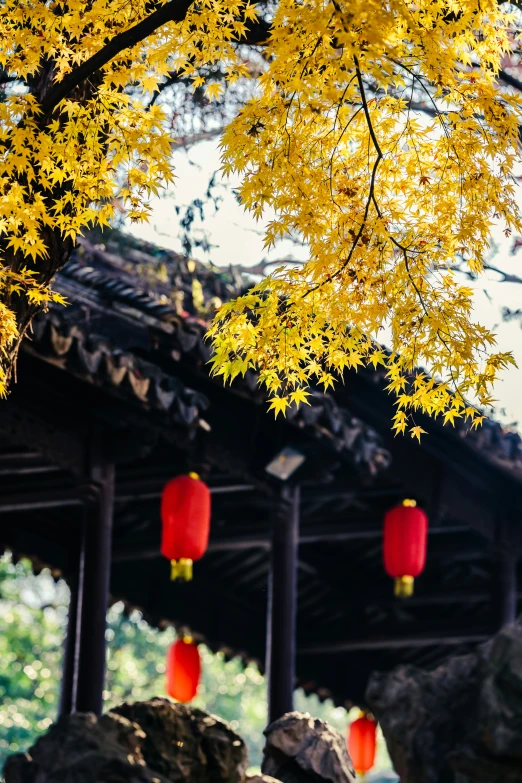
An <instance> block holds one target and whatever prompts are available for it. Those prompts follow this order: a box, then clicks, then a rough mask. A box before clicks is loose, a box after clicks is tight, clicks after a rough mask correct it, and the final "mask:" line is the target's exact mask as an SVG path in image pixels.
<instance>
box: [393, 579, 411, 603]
mask: <svg viewBox="0 0 522 783" xmlns="http://www.w3.org/2000/svg"><path fill="white" fill-rule="evenodd" d="M414 581H415V580H414V579H413V577H412V576H399V577H398V578H397V579H396V580H395V590H394V592H395V596H396V598H410V597H411V596H412V595H413V583H414Z"/></svg>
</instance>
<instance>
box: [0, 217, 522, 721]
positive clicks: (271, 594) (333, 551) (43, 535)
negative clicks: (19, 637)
mask: <svg viewBox="0 0 522 783" xmlns="http://www.w3.org/2000/svg"><path fill="white" fill-rule="evenodd" d="M97 241H98V242H99V237H98V238H97V237H95V236H91V238H90V239H89V240H83V241H82V243H81V245H80V246H79V248H78V250H77V252H76V255H75V258H74V260H73V261H72V262H71V263H69V265H68V266H67V267H66V269H65V270H64V271H63V273H61V274H60V276H59V279H58V281H57V287H58V288H59V290H60V291H61V292H62V293H64V294H65V295H66V296H67V298H68V299H69V301H70V303H71V304H70V306H68V307H67V308H61V307H52V308H51V309H50V311H49V312H48V313H47V314H45V315H43V316H42V317H40V318H39V319H38V321H37V323H35V325H34V330H33V334H32V336H31V339H30V340H27V341H26V342H25V344H24V346H23V350H22V352H21V355H20V361H19V368H18V378H17V383H16V385H15V387H14V389H13V391H12V393H11V394H10V396H9V398H8V399H7V400H6V401H4V402H1V403H0V433H1V436H2V438H1V441H0V531H1V534H0V543H1V544H3V545H4V546H5V547H8V548H10V549H11V550H12V551H13V552H15V553H16V554H18V555H26V556H28V557H30V558H31V559H32V561H33V564H34V567H35V568H41V567H42V566H43V565H49V566H50V567H51V568H53V569H55V570H56V571H57V572H61V573H63V574H64V575H65V577H66V578H67V580H68V581H69V583H70V584H71V587H72V595H73V600H72V602H71V610H70V620H69V634H68V642H67V650H66V655H65V662H64V669H65V671H64V688H63V699H62V710H64V711H69V710H75V709H76V710H93V711H95V712H99V711H100V710H101V698H102V689H103V678H104V660H105V641H104V630H105V610H106V607H107V602H108V595H109V590H110V596H111V597H112V599H114V600H118V599H121V600H123V601H124V602H125V603H126V604H127V606H129V607H138V608H140V609H141V610H142V611H143V614H144V616H145V618H146V619H147V620H148V621H149V622H151V623H153V624H155V625H158V626H160V627H163V626H164V625H166V624H175V625H176V626H177V627H178V628H185V627H186V628H189V629H190V630H191V632H192V633H193V634H194V636H195V637H196V638H197V639H200V640H201V641H205V642H206V643H207V644H208V645H209V646H210V648H211V649H213V650H217V649H222V650H225V651H226V652H227V654H229V655H241V656H243V657H244V658H245V659H254V660H257V661H259V663H260V665H261V666H264V665H265V661H266V663H267V664H268V668H269V674H270V714H271V717H277V716H278V715H280V714H281V713H282V712H284V711H286V710H288V709H289V708H291V699H292V689H293V687H294V685H295V684H298V685H300V686H301V687H303V688H304V689H305V691H308V692H312V691H315V692H317V693H318V694H319V696H320V697H321V698H322V697H324V698H326V697H327V696H332V697H333V698H334V700H335V702H336V703H338V704H345V705H347V706H348V705H350V704H352V703H358V704H362V703H363V702H364V691H365V687H366V683H367V680H368V676H369V674H370V673H371V671H372V670H375V669H378V670H387V669H390V668H392V667H394V666H395V665H397V664H400V663H414V664H417V665H420V666H429V667H431V666H433V665H435V664H436V663H437V662H439V661H440V660H441V659H442V658H444V657H445V656H446V655H448V654H449V653H457V652H463V651H466V650H468V649H469V648H470V647H471V646H473V645H474V644H476V643H477V642H478V641H482V640H483V639H485V638H487V637H488V636H489V635H491V634H492V633H493V632H494V631H495V630H496V629H497V628H498V627H499V626H500V625H502V624H503V623H504V622H507V621H509V620H511V619H513V617H514V615H515V612H516V609H517V600H518V599H519V598H520V592H519V591H518V588H517V557H518V552H519V550H520V547H521V546H522V526H521V522H520V520H521V511H522V495H521V490H522V445H521V441H520V438H519V436H518V435H517V434H516V433H514V432H506V431H503V430H502V429H501V428H500V426H499V425H497V424H495V423H493V422H487V423H486V424H485V425H484V426H483V427H482V428H481V429H480V430H479V431H478V432H476V433H475V432H474V433H469V432H465V431H464V430H463V429H462V428H459V427H456V428H455V429H452V428H450V427H444V428H443V427H441V426H439V425H438V424H437V423H434V422H430V421H424V420H422V418H421V419H420V420H419V423H421V424H422V426H423V427H424V429H426V430H427V431H428V432H429V435H428V436H425V437H424V439H423V442H422V444H421V445H419V444H418V443H417V442H415V441H413V440H411V439H409V438H403V437H398V438H393V437H392V433H391V430H390V421H391V415H392V412H393V400H392V399H391V398H390V397H389V396H388V395H387V393H386V392H385V391H384V385H385V384H384V379H383V378H382V376H380V375H379V374H378V373H375V372H370V371H363V372H359V373H357V374H355V373H349V374H347V376H346V379H345V384H344V385H339V386H338V387H337V388H336V390H335V392H334V393H333V394H331V395H329V396H326V395H322V394H320V393H316V394H314V395H313V397H312V405H311V406H310V407H307V406H303V407H301V408H300V409H299V410H297V411H290V412H289V415H288V416H287V418H286V419H282V418H281V417H280V418H279V419H278V420H274V418H273V416H272V415H271V414H267V413H266V403H265V402H264V399H263V394H262V393H261V392H260V391H259V390H258V389H257V383H256V378H255V376H253V375H252V376H250V374H247V377H246V378H245V379H244V380H242V381H238V382H237V383H235V384H234V385H233V386H232V387H226V388H223V386H222V385H221V383H220V382H219V381H214V380H212V379H210V378H209V376H208V370H207V367H206V362H207V360H208V356H209V348H208V346H207V345H206V344H205V342H204V340H203V335H204V332H205V324H204V320H205V308H207V307H210V306H212V304H213V303H214V304H215V301H214V302H213V300H216V299H221V300H223V299H226V298H228V297H230V296H232V295H233V294H234V293H236V292H237V291H238V290H240V289H241V287H242V286H244V285H245V281H244V280H243V279H242V278H241V277H240V276H238V275H237V274H235V273H234V271H233V270H232V269H231V270H212V269H209V268H208V267H206V266H204V265H202V264H199V263H196V262H192V261H188V260H187V259H185V258H182V257H180V256H177V255H176V254H175V253H172V252H169V251H164V250H161V249H159V248H156V247H153V246H150V245H145V244H144V243H141V242H138V241H137V240H133V239H131V238H130V237H125V236H123V235H121V234H119V233H118V232H112V233H110V234H108V235H107V236H106V237H105V238H104V239H103V242H104V245H101V244H96V242H97ZM147 276H148V277H147ZM172 291H174V296H173V295H172ZM288 449H291V450H293V452H295V453H297V455H298V456H299V458H300V459H301V464H300V465H299V467H298V468H297V469H296V470H295V471H294V472H293V473H292V474H291V475H290V476H289V477H288V478H286V477H285V476H284V475H283V476H281V475H279V477H277V476H274V475H273V474H272V473H271V472H270V471H271V468H270V467H269V466H270V465H271V463H272V462H273V461H274V460H277V457H278V455H280V454H281V452H284V450H288ZM278 464H280V463H277V462H276V466H277V465H278ZM285 464H288V463H285ZM267 467H268V468H269V469H268V470H267ZM190 470H196V471H197V472H198V473H200V474H201V476H202V477H203V478H204V480H205V481H206V482H207V483H208V485H209V486H210V487H211V491H212V496H213V513H212V531H211V543H210V546H209V551H208V553H207V555H206V556H205V557H204V558H203V559H202V560H201V561H199V562H198V563H197V564H196V565H195V569H194V580H193V581H192V582H191V583H187V584H179V583H172V582H170V580H169V573H170V566H169V563H168V562H167V561H166V560H164V559H163V558H162V557H161V555H160V552H159V542H160V516H159V503H160V496H161V491H162V488H163V486H164V484H165V482H166V481H167V480H168V479H170V478H171V477H173V476H175V475H177V474H179V473H182V472H186V471H190ZM276 473H277V470H276ZM404 497H413V498H415V499H416V500H417V501H418V503H419V504H420V505H421V506H422V507H423V508H424V509H425V510H426V511H427V513H428V515H429V520H430V533H429V544H428V563H427V567H426V570H425V573H424V574H423V575H422V577H420V578H419V580H418V581H417V584H416V592H415V595H414V597H413V598H411V599H408V600H407V601H401V600H397V599H395V598H394V597H393V588H392V583H391V580H390V579H389V578H388V577H387V576H386V574H385V573H384V569H383V566H382V559H381V548H382V542H381V537H382V520H383V516H384V513H385V511H386V510H387V509H388V508H389V507H390V506H392V505H394V504H395V503H397V502H399V501H401V500H402V499H403V498H404ZM109 580H110V585H109ZM267 610H268V611H267ZM296 612H297V618H296V619H297V622H296V632H294V627H295V613H296ZM267 629H268V633H267ZM294 663H295V677H294Z"/></svg>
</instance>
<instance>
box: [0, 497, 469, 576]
mask: <svg viewBox="0 0 522 783" xmlns="http://www.w3.org/2000/svg"><path fill="white" fill-rule="evenodd" d="M1 502H2V501H1V499H0V510H1ZM469 531H470V528H469V527H468V526H467V525H458V524H454V525H451V526H450V525H444V526H440V527H439V526H434V527H432V528H430V531H429V534H430V536H444V535H446V534H447V535H455V534H456V533H467V532H469ZM381 536H382V525H381V524H379V525H378V526H377V525H375V524H373V525H366V524H364V523H361V524H360V525H358V526H354V525H350V526H349V527H345V528H343V527H342V526H341V525H320V524H313V525H303V527H302V529H301V531H300V533H299V545H300V546H302V545H308V544H316V543H318V542H321V541H325V542H342V541H365V540H375V539H378V538H381ZM270 546H271V537H270V534H269V532H268V531H265V530H260V531H259V532H257V533H254V532H252V531H249V532H243V531H241V530H235V531H234V532H233V533H230V532H228V533H227V532H219V533H217V534H216V533H215V532H213V533H212V534H211V538H210V541H209V545H208V550H207V551H208V552H232V551H235V550H237V551H241V550H243V549H254V548H259V549H270ZM160 556H161V555H160V551H159V541H158V543H157V544H156V545H151V540H150V538H147V539H145V540H143V541H142V542H141V543H140V542H135V543H134V544H133V546H132V547H117V548H116V549H115V552H114V560H115V561H118V562H124V561H126V560H151V559H154V558H156V557H160Z"/></svg>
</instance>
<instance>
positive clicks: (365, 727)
mask: <svg viewBox="0 0 522 783" xmlns="http://www.w3.org/2000/svg"><path fill="white" fill-rule="evenodd" d="M376 737H377V724H376V723H375V721H374V720H373V719H372V718H369V717H368V716H367V715H364V714H363V715H361V717H360V718H358V719H357V720H354V722H353V723H351V724H350V728H349V732H348V753H349V754H350V758H351V760H352V764H353V768H354V769H355V771H356V772H357V773H358V774H359V775H364V774H365V773H366V772H368V771H369V770H370V769H371V768H372V767H373V765H374V763H375V748H376V743H377V740H376Z"/></svg>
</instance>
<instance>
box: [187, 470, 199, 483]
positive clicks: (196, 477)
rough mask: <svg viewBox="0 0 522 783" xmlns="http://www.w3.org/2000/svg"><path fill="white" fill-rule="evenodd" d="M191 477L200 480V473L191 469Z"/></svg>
mask: <svg viewBox="0 0 522 783" xmlns="http://www.w3.org/2000/svg"><path fill="white" fill-rule="evenodd" d="M189 478H191V479H195V480H196V481H199V473H194V471H193V470H191V471H190V473H189Z"/></svg>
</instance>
